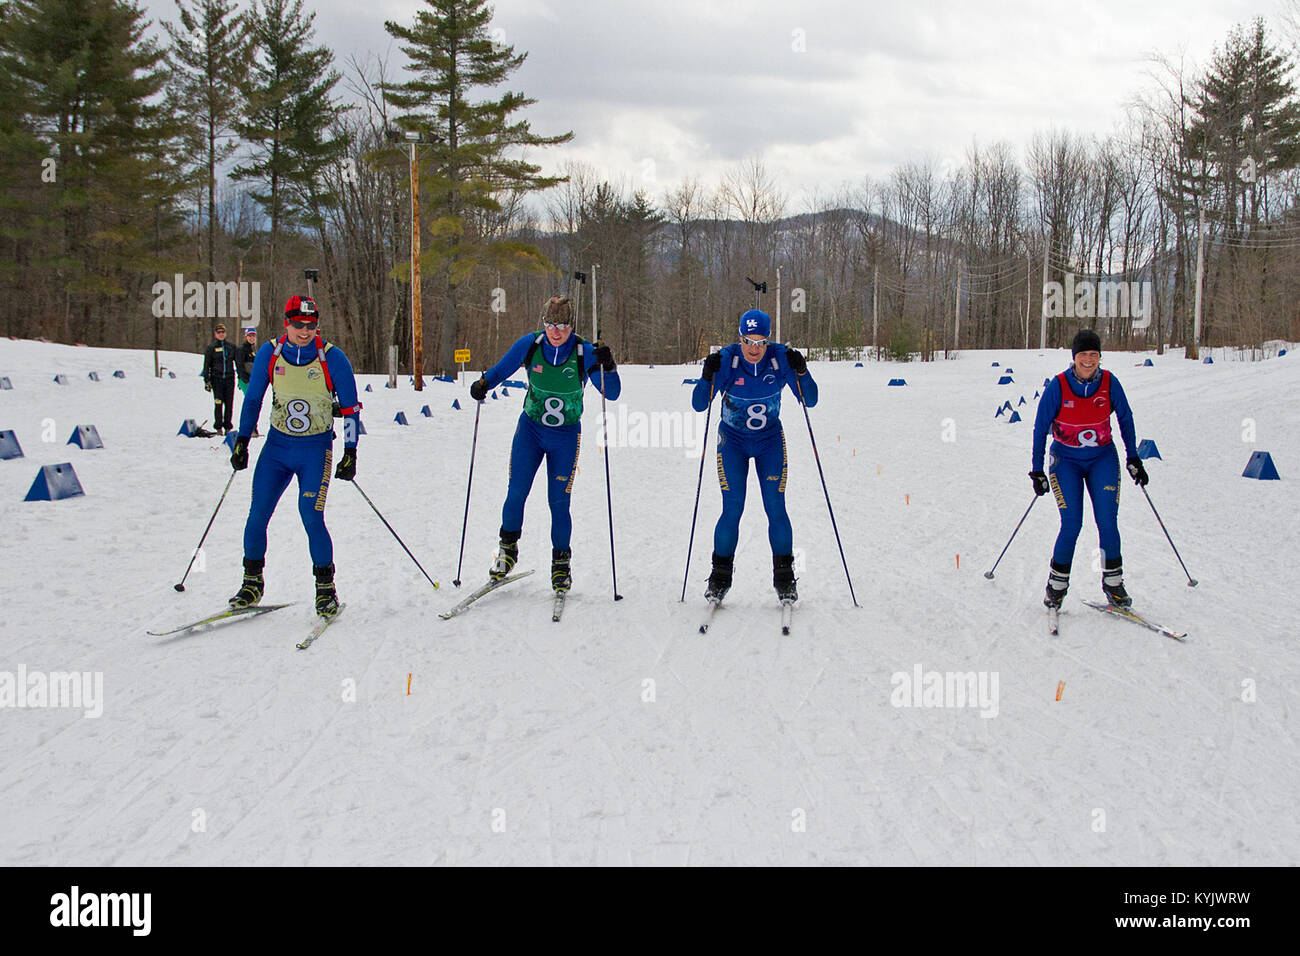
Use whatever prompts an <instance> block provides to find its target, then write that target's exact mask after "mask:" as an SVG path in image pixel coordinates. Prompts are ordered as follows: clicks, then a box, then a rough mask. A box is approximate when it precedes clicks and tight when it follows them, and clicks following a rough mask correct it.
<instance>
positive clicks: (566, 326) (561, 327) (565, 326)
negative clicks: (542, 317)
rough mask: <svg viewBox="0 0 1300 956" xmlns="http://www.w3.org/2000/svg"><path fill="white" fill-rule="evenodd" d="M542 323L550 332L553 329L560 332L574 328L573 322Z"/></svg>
mask: <svg viewBox="0 0 1300 956" xmlns="http://www.w3.org/2000/svg"><path fill="white" fill-rule="evenodd" d="M542 325H543V326H544V327H545V328H546V331H548V332H550V331H551V330H555V331H556V332H560V331H563V330H565V329H571V328H573V323H572V322H543V323H542Z"/></svg>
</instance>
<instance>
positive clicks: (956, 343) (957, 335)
mask: <svg viewBox="0 0 1300 956" xmlns="http://www.w3.org/2000/svg"><path fill="white" fill-rule="evenodd" d="M959 348H961V260H960V259H958V260H957V308H956V314H955V315H954V316H953V323H952V350H953V351H954V352H956V351H957V350H958V349H959Z"/></svg>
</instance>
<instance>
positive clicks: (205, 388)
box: [203, 382, 212, 392]
mask: <svg viewBox="0 0 1300 956" xmlns="http://www.w3.org/2000/svg"><path fill="white" fill-rule="evenodd" d="M203 391H205V392H210V391H212V383H211V382H204V383H203Z"/></svg>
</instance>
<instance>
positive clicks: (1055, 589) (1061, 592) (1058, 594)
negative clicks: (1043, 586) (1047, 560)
mask: <svg viewBox="0 0 1300 956" xmlns="http://www.w3.org/2000/svg"><path fill="white" fill-rule="evenodd" d="M1068 590H1070V565H1068V564H1057V563H1056V562H1055V561H1053V562H1051V565H1050V569H1049V570H1048V572H1047V595H1046V596H1045V597H1044V598H1043V604H1044V605H1045V606H1047V607H1050V608H1059V607H1060V606H1061V602H1062V601H1064V600H1065V592H1066V591H1068Z"/></svg>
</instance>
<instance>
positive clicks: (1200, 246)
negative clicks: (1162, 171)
mask: <svg viewBox="0 0 1300 956" xmlns="http://www.w3.org/2000/svg"><path fill="white" fill-rule="evenodd" d="M1198 221H1199V222H1200V229H1198V230H1197V233H1196V309H1195V312H1194V316H1193V319H1192V344H1191V346H1190V347H1189V348H1188V350H1187V357H1188V358H1190V359H1199V358H1200V357H1201V356H1200V351H1201V290H1202V289H1203V288H1204V286H1205V210H1204V209H1201V210H1200V215H1199V216H1198Z"/></svg>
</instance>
